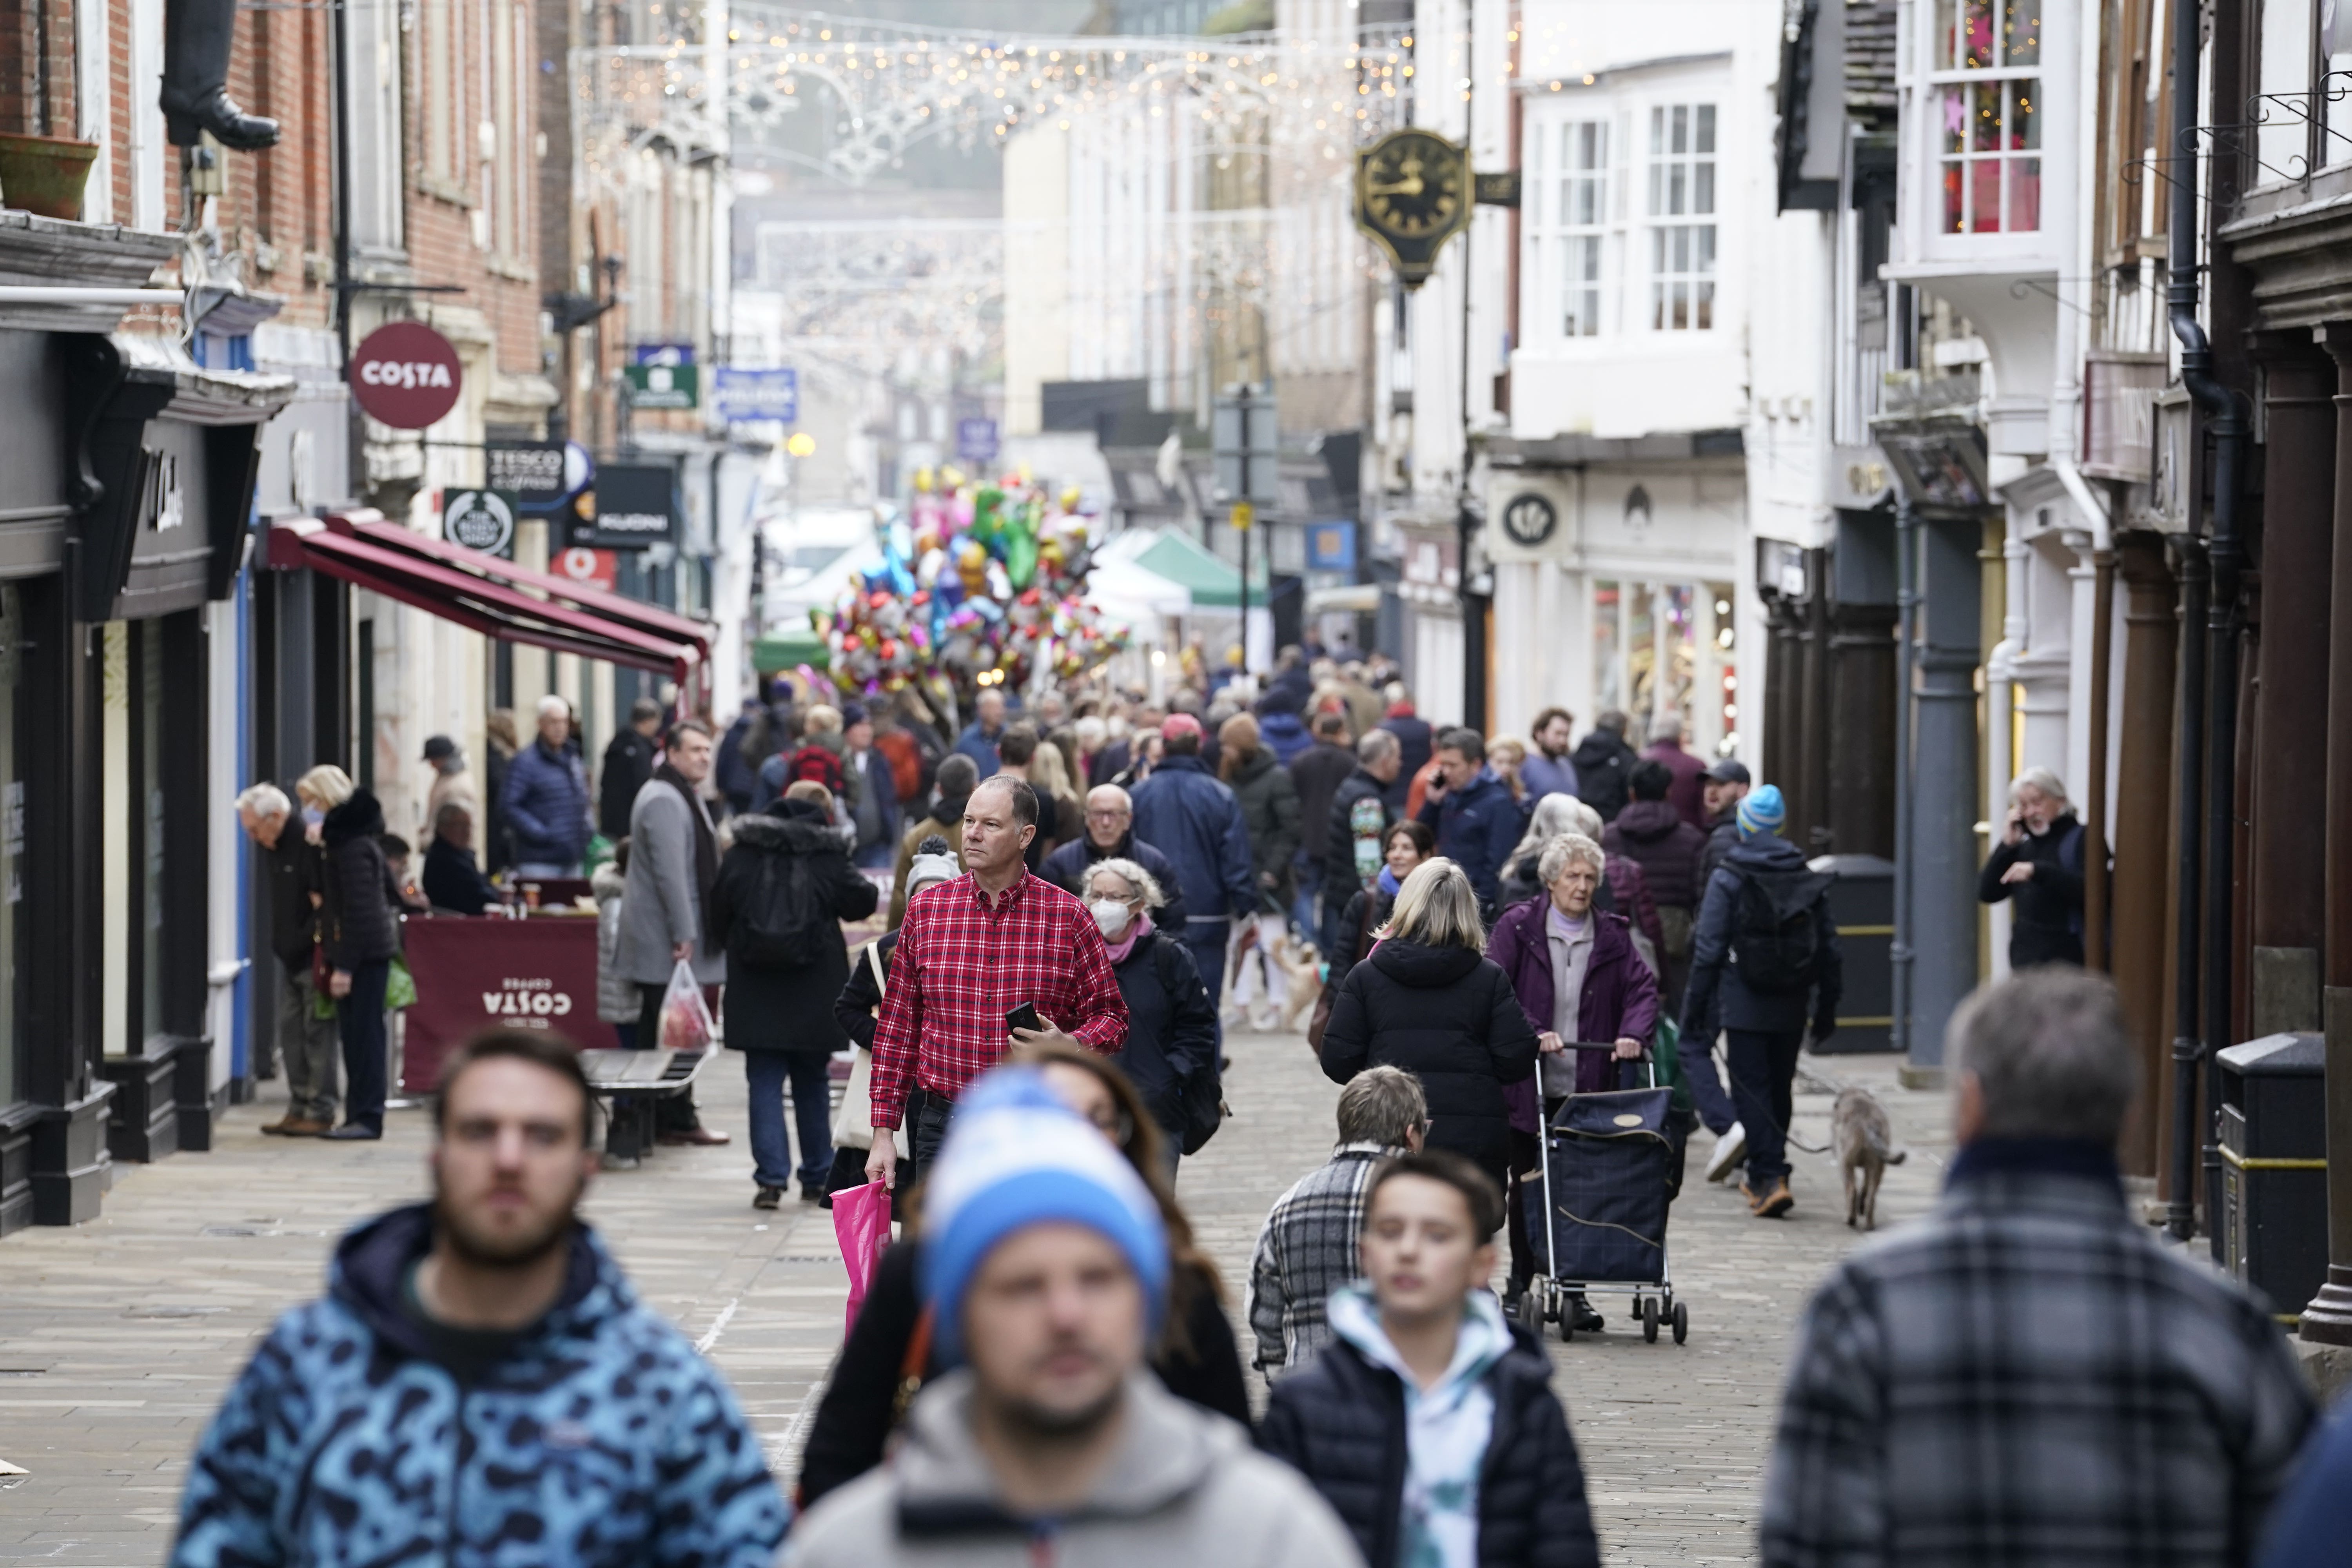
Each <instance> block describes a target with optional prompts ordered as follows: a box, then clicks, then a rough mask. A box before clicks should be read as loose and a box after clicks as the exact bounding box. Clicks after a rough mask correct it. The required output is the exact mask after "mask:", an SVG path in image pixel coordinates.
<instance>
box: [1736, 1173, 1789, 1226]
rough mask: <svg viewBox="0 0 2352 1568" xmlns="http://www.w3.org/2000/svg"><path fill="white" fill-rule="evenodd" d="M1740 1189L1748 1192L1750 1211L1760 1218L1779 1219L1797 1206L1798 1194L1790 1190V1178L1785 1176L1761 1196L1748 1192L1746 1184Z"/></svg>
mask: <svg viewBox="0 0 2352 1568" xmlns="http://www.w3.org/2000/svg"><path fill="white" fill-rule="evenodd" d="M1739 1190H1740V1191H1741V1192H1743V1193H1748V1211H1749V1212H1750V1213H1752V1214H1754V1215H1755V1216H1756V1217H1757V1218H1758V1219H1779V1218H1780V1216H1781V1215H1785V1214H1787V1213H1788V1212H1789V1211H1790V1209H1792V1208H1795V1207H1796V1206H1797V1195H1796V1194H1794V1193H1792V1192H1790V1190H1789V1180H1788V1178H1787V1177H1785V1176H1783V1177H1781V1178H1780V1180H1778V1181H1776V1182H1774V1183H1773V1184H1772V1186H1771V1189H1770V1190H1769V1192H1767V1193H1766V1194H1764V1195H1763V1196H1762V1197H1760V1198H1759V1197H1758V1196H1757V1195H1756V1194H1754V1193H1752V1192H1748V1187H1747V1185H1746V1184H1742V1185H1741V1186H1740V1189H1739Z"/></svg>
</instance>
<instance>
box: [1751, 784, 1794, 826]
mask: <svg viewBox="0 0 2352 1568" xmlns="http://www.w3.org/2000/svg"><path fill="white" fill-rule="evenodd" d="M1788 819H1789V807H1788V805H1787V804H1786V803H1785V802H1783V801H1782V800H1781V798H1780V785H1779V784H1766V785H1765V786H1764V787H1763V788H1761V789H1754V790H1750V791H1748V794H1746V795H1743V796H1741V797H1740V801H1739V837H1742V838H1761V837H1767V836H1769V835H1771V834H1774V833H1778V832H1780V824H1782V823H1783V822H1786V821H1787V820H1788Z"/></svg>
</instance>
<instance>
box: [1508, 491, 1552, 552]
mask: <svg viewBox="0 0 2352 1568" xmlns="http://www.w3.org/2000/svg"><path fill="white" fill-rule="evenodd" d="M1558 527H1559V510H1557V509H1556V508H1554V507H1553V505H1552V504H1551V502H1550V501H1549V500H1547V499H1546V498H1544V497H1542V496H1539V495H1536V494H1534V493H1533V492H1529V493H1528V494H1527V495H1523V496H1514V497H1513V498H1512V499H1511V503H1510V505H1508V506H1507V507H1505V508H1504V509H1503V531H1504V532H1505V533H1507V534H1509V535H1510V536H1511V540H1512V542H1514V543H1517V544H1525V545H1529V546H1533V545H1538V544H1541V543H1542V542H1544V541H1545V540H1547V539H1549V538H1550V537H1551V534H1552V530H1554V529H1556V528H1558Z"/></svg>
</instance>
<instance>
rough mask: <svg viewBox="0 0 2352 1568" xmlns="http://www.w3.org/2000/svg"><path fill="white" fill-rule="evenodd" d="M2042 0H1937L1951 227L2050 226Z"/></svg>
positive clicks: (1946, 224)
mask: <svg viewBox="0 0 2352 1568" xmlns="http://www.w3.org/2000/svg"><path fill="white" fill-rule="evenodd" d="M2041 13H2042V0H1936V33H1935V39H1934V47H1935V60H1934V71H1933V75H1932V77H1931V83H1932V89H1931V90H1932V92H1933V95H1934V97H1933V101H1934V104H1935V113H1936V115H1937V142H1938V146H1939V149H1940V151H1939V153H1938V168H1937V174H1938V175H1939V176H1940V180H1941V185H1942V195H1943V211H1942V214H1941V220H1940V228H1941V231H1942V232H1943V233H1945V234H2030V233H2032V232H2034V231H2036V230H2038V229H2040V228H2041V226H2042V121H2041V114H2040V105H2041V98H2042V93H2041V86H2042V83H2041V74H2040V73H2041V68H2042V14H2041Z"/></svg>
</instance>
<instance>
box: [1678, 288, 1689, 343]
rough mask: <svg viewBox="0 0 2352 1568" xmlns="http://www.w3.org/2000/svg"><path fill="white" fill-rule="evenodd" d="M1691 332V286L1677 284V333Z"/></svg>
mask: <svg viewBox="0 0 2352 1568" xmlns="http://www.w3.org/2000/svg"><path fill="white" fill-rule="evenodd" d="M1689 330H1690V285H1689V284H1687V283H1677V284H1675V331H1678V332H1683V331H1689Z"/></svg>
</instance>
